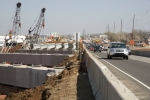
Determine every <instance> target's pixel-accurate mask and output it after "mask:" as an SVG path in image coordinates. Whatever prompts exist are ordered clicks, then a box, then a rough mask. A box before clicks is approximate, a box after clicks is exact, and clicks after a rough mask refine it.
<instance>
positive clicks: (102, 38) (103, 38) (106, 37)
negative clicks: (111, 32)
mask: <svg viewBox="0 0 150 100" xmlns="http://www.w3.org/2000/svg"><path fill="white" fill-rule="evenodd" d="M99 37H100V39H101V40H102V41H103V40H108V36H107V35H103V34H101V35H99Z"/></svg>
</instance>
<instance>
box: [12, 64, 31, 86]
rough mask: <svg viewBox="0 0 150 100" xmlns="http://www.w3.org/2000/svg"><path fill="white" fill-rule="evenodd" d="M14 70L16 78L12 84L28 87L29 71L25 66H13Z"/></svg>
mask: <svg viewBox="0 0 150 100" xmlns="http://www.w3.org/2000/svg"><path fill="white" fill-rule="evenodd" d="M14 69H15V70H16V73H14V74H16V79H15V84H14V86H18V87H24V88H28V86H29V71H28V70H27V66H25V65H21V66H14Z"/></svg>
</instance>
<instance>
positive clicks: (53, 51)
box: [16, 49, 75, 54]
mask: <svg viewBox="0 0 150 100" xmlns="http://www.w3.org/2000/svg"><path fill="white" fill-rule="evenodd" d="M74 52H75V51H74V50H66V49H63V50H16V53H38V54H73V53H74Z"/></svg>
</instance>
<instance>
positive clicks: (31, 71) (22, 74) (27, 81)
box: [0, 64, 63, 88]
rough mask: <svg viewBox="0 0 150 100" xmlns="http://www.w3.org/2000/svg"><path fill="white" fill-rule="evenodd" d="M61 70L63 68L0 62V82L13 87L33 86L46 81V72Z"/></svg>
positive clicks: (56, 72) (55, 72)
mask: <svg viewBox="0 0 150 100" xmlns="http://www.w3.org/2000/svg"><path fill="white" fill-rule="evenodd" d="M62 71H63V69H54V68H47V67H32V66H26V65H20V66H13V65H9V64H0V83H1V84H6V85H10V86H15V87H22V88H34V87H35V86H40V85H42V84H43V83H44V82H45V81H46V79H47V73H48V72H53V73H54V74H55V75H58V74H59V73H61V72H62Z"/></svg>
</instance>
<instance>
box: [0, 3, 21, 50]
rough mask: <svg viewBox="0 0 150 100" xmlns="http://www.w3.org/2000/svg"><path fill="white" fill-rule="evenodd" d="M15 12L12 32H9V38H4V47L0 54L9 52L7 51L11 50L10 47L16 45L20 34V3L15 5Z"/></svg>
mask: <svg viewBox="0 0 150 100" xmlns="http://www.w3.org/2000/svg"><path fill="white" fill-rule="evenodd" d="M16 6H17V7H16V12H15V16H14V20H13V27H12V30H10V32H9V38H6V37H7V35H6V36H5V46H4V47H3V49H2V50H1V52H9V49H11V47H12V46H16V45H17V36H18V35H19V33H20V32H21V31H20V30H21V22H20V10H21V3H20V2H18V3H17V4H16Z"/></svg>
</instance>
